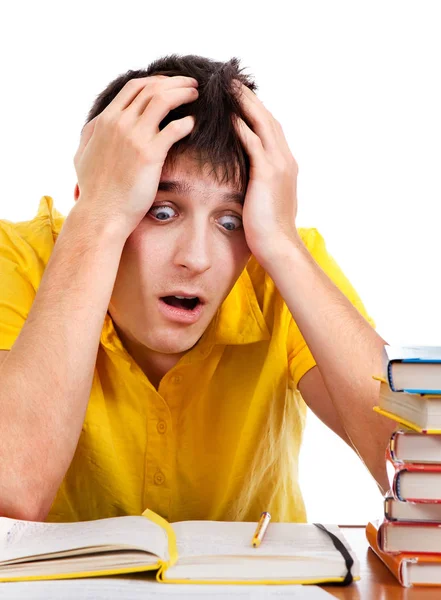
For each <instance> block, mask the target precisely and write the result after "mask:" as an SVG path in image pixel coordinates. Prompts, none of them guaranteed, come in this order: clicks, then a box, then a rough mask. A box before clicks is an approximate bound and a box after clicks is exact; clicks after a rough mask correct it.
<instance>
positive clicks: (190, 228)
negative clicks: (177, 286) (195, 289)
mask: <svg viewBox="0 0 441 600" xmlns="http://www.w3.org/2000/svg"><path fill="white" fill-rule="evenodd" d="M212 258H213V257H212V247H211V244H210V232H209V231H208V230H207V228H206V227H203V225H202V224H201V223H193V224H190V223H188V224H187V227H186V228H185V230H184V229H182V230H181V231H180V232H179V235H178V237H177V239H176V248H175V253H174V262H175V265H177V266H179V267H184V268H186V269H188V270H189V271H191V272H193V273H204V272H205V271H208V269H209V268H210V267H211V264H212Z"/></svg>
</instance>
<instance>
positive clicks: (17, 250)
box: [0, 221, 35, 350]
mask: <svg viewBox="0 0 441 600" xmlns="http://www.w3.org/2000/svg"><path fill="white" fill-rule="evenodd" d="M33 255H35V252H34V251H33V249H32V248H31V247H30V246H29V244H27V243H26V242H25V241H24V240H23V239H22V238H20V236H19V235H18V234H17V233H16V232H15V231H14V229H13V227H11V226H9V225H8V224H7V223H5V222H3V223H2V221H0V350H10V349H11V348H12V346H13V344H14V342H15V340H16V339H17V337H18V334H19V333H20V331H21V328H22V327H23V324H24V322H25V321H26V318H27V316H28V313H29V310H30V307H31V306H32V303H33V301H34V298H35V288H34V286H33V285H32V283H31V281H30V279H29V277H28V270H29V266H30V264H31V263H32V260H33V259H35V256H33Z"/></svg>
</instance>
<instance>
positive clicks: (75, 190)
mask: <svg viewBox="0 0 441 600" xmlns="http://www.w3.org/2000/svg"><path fill="white" fill-rule="evenodd" d="M79 197H80V188H79V187H78V183H76V184H75V189H74V200H75V202H76V201H77V200H78V198H79Z"/></svg>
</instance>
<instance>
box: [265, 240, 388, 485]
mask: <svg viewBox="0 0 441 600" xmlns="http://www.w3.org/2000/svg"><path fill="white" fill-rule="evenodd" d="M270 265H273V266H270ZM270 265H268V266H267V270H268V272H269V274H270V276H271V277H272V279H273V280H274V282H275V284H276V286H277V287H278V289H279V291H280V293H281V295H282V297H283V298H284V300H285V302H286V304H287V306H288V308H289V310H290V312H291V314H292V315H293V318H294V319H295V321H296V323H297V325H298V327H299V329H300V331H301V333H302V335H303V337H304V339H305V341H306V344H307V345H308V347H309V349H310V350H311V353H312V355H313V356H314V359H315V361H316V363H317V366H318V368H319V371H320V374H321V377H322V379H323V382H324V384H325V386H326V389H327V391H328V394H329V397H330V398H331V400H332V403H333V405H334V408H335V410H336V413H337V414H338V417H339V419H340V422H341V424H342V426H343V429H344V431H345V433H346V435H347V437H348V438H349V440H350V441H351V443H352V445H353V447H354V449H355V450H356V451H357V452H358V454H359V455H360V457H361V458H362V460H363V461H364V462H365V464H366V466H367V467H368V468H369V470H370V471H371V473H372V475H373V476H374V477H375V479H376V480H377V482H378V483H379V484H380V486H381V487H382V488H383V489H384V488H385V487H387V478H386V471H385V466H384V465H385V461H384V452H385V448H386V445H387V442H388V438H389V436H390V433H391V431H392V430H393V428H394V424H393V423H390V422H388V421H387V420H386V419H382V418H381V417H380V416H379V415H377V414H376V413H374V412H373V410H372V408H373V406H375V404H377V398H378V391H379V390H378V386H379V384H378V382H376V381H375V380H373V379H372V375H374V374H380V373H381V368H382V364H381V353H382V348H383V345H384V344H385V342H384V340H383V339H382V338H381V336H379V335H378V334H377V333H376V331H375V330H374V329H373V328H372V327H371V325H370V324H369V323H368V322H367V321H366V320H365V319H364V318H363V316H362V315H361V314H360V313H359V312H358V311H357V310H356V309H355V307H354V306H353V305H352V304H351V302H350V301H349V300H348V299H347V298H346V297H345V296H344V294H342V292H341V291H340V290H339V289H338V288H337V286H336V285H335V284H334V283H333V282H332V281H331V280H330V279H329V278H328V276H327V275H326V274H325V273H324V272H323V271H322V269H321V268H320V267H319V266H318V265H317V263H316V262H315V261H314V259H313V258H312V257H311V255H310V254H309V252H308V250H307V249H306V248H305V246H304V245H303V243H302V242H301V240H300V239H299V240H298V242H296V243H294V244H292V245H290V246H289V247H286V248H285V249H284V251H283V252H281V253H280V255H279V256H278V258H277V260H276V259H275V257H274V258H273V259H272V260H271V262H270ZM320 409H321V407H320V406H318V411H315V412H318V413H319V412H320ZM323 411H324V412H325V410H324V408H323Z"/></svg>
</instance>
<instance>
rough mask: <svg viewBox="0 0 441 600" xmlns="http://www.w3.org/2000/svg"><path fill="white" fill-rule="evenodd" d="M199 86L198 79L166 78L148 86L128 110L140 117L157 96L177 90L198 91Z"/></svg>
mask: <svg viewBox="0 0 441 600" xmlns="http://www.w3.org/2000/svg"><path fill="white" fill-rule="evenodd" d="M198 85H199V83H198V81H197V79H193V77H184V76H180V75H179V76H176V77H166V78H165V79H163V80H161V81H155V82H153V83H152V85H151V86H150V85H146V86H145V87H144V89H143V90H141V91H140V92H139V94H138V95H137V96H136V98H134V100H133V101H132V103H131V104H130V106H128V107H127V109H126V110H130V111H133V112H134V114H136V115H137V116H140V115H142V113H143V112H144V111H145V108H146V106H147V104H148V103H149V102H150V100H151V98H152V97H153V96H154V95H155V94H160V93H162V92H166V91H167V90H172V89H176V88H194V89H196V88H197V87H198Z"/></svg>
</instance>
